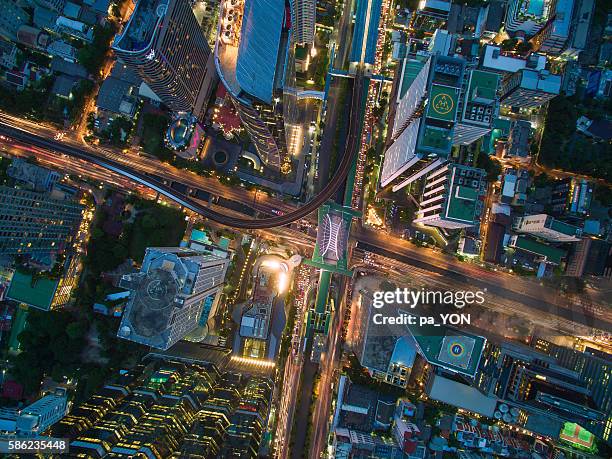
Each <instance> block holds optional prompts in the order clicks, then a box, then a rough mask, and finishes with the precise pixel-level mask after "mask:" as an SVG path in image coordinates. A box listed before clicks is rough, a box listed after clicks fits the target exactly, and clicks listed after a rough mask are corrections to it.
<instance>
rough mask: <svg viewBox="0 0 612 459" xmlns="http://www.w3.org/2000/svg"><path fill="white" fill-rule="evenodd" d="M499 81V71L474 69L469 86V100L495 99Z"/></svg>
mask: <svg viewBox="0 0 612 459" xmlns="http://www.w3.org/2000/svg"><path fill="white" fill-rule="evenodd" d="M498 82H499V75H498V74H497V73H492V72H484V71H482V70H473V71H472V79H471V80H470V87H469V88H468V97H469V100H474V99H486V100H495V93H496V91H497V84H498Z"/></svg>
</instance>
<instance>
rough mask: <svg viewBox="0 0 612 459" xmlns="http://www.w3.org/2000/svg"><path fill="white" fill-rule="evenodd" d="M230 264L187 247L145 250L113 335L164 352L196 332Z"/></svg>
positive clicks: (127, 283)
mask: <svg viewBox="0 0 612 459" xmlns="http://www.w3.org/2000/svg"><path fill="white" fill-rule="evenodd" d="M228 264H229V260H228V259H226V258H221V257H218V256H216V255H212V254H209V253H204V252H201V251H198V250H194V249H191V248H185V247H162V248H148V249H147V251H146V253H145V257H144V261H143V263H142V267H141V269H140V272H139V273H136V274H129V275H125V276H123V278H122V279H121V281H120V285H121V287H123V288H127V289H129V290H131V292H132V293H131V295H130V300H129V303H128V305H127V306H126V309H125V312H124V314H123V318H122V320H121V325H120V326H119V331H118V333H117V335H118V336H119V337H120V338H124V339H129V340H131V341H135V342H137V343H141V344H145V345H147V346H151V347H154V348H157V349H162V350H166V349H168V348H169V347H171V346H172V345H173V344H174V343H176V342H177V341H179V340H181V339H183V338H184V337H185V335H187V334H188V333H189V332H191V331H192V330H193V329H194V328H196V327H197V325H198V322H199V320H200V318H201V315H202V311H203V308H204V303H205V301H206V299H207V298H208V297H210V296H212V295H216V294H217V292H218V291H219V290H220V289H221V288H222V287H223V282H224V279H225V274H226V271H227V267H228Z"/></svg>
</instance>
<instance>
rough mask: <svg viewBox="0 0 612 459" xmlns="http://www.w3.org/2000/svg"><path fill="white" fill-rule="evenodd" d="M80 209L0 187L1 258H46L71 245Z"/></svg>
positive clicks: (42, 195)
mask: <svg viewBox="0 0 612 459" xmlns="http://www.w3.org/2000/svg"><path fill="white" fill-rule="evenodd" d="M82 217H83V206H82V205H81V204H79V203H77V202H75V201H74V200H72V199H59V198H55V197H51V195H50V194H49V193H39V192H36V191H29V190H22V189H18V188H11V187H8V186H0V255H26V256H30V257H34V258H48V257H49V256H50V255H52V254H57V253H62V252H63V251H64V250H66V249H67V248H68V247H69V245H70V244H71V243H72V241H73V239H74V236H75V234H76V231H77V229H78V227H79V225H80V223H81V219H82Z"/></svg>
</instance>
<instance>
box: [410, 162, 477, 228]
mask: <svg viewBox="0 0 612 459" xmlns="http://www.w3.org/2000/svg"><path fill="white" fill-rule="evenodd" d="M484 176H485V171H484V170H482V169H476V168H473V167H468V166H463V165H460V164H446V165H444V166H442V167H440V168H439V169H437V170H435V171H434V172H432V173H430V174H429V175H428V176H427V181H426V184H425V187H424V189H423V195H422V197H421V202H420V204H419V205H420V207H421V208H420V210H419V212H418V218H416V219H415V220H414V222H415V223H422V224H424V225H427V226H437V227H441V228H449V229H458V228H468V227H471V226H475V225H476V224H477V223H478V222H479V220H480V216H481V213H482V209H483V202H482V198H483V196H484V194H485V192H486V187H485V181H484Z"/></svg>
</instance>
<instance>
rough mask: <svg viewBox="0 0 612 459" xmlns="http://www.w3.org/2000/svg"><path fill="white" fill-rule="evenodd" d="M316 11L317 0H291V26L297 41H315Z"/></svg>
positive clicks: (306, 42)
mask: <svg viewBox="0 0 612 459" xmlns="http://www.w3.org/2000/svg"><path fill="white" fill-rule="evenodd" d="M316 13H317V2H316V1H315V0H291V22H292V24H291V27H292V35H293V40H294V41H295V42H296V43H298V44H311V43H314V37H315V19H316Z"/></svg>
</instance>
